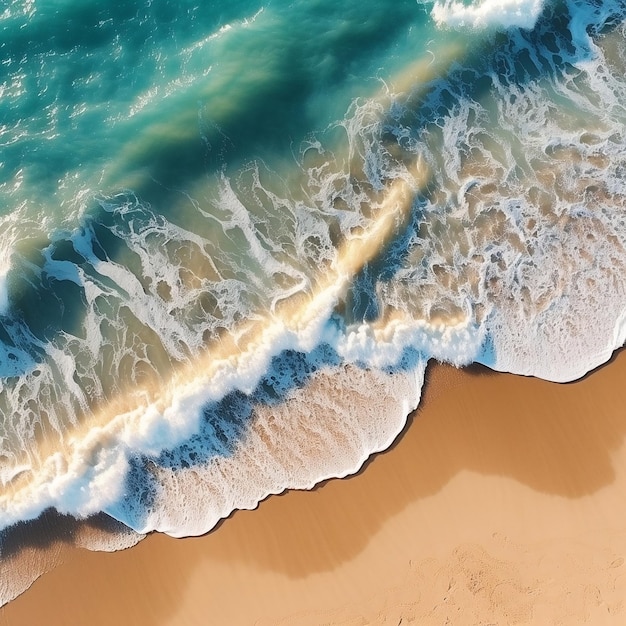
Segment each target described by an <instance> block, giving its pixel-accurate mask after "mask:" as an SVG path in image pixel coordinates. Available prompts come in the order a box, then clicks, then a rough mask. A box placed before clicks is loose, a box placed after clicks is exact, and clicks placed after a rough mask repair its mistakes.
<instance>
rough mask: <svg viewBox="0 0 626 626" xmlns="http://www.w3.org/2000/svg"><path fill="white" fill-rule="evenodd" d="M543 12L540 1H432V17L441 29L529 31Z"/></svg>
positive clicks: (541, 1) (541, 0)
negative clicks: (515, 29)
mask: <svg viewBox="0 0 626 626" xmlns="http://www.w3.org/2000/svg"><path fill="white" fill-rule="evenodd" d="M542 9H543V0H477V1H476V2H473V3H471V4H464V3H463V2H457V1H456V0H445V1H444V2H440V1H437V2H435V4H434V6H433V8H432V11H431V16H432V18H433V19H434V20H435V22H436V23H437V25H438V26H440V27H441V26H448V27H450V28H461V29H462V28H473V29H484V28H493V29H498V30H499V29H507V28H525V29H531V28H534V26H535V24H536V23H537V19H538V18H539V15H540V14H541V11H542Z"/></svg>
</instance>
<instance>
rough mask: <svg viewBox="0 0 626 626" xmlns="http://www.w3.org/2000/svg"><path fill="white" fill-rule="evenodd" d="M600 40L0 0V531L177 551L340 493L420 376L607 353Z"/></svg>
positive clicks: (344, 9) (521, 367)
mask: <svg viewBox="0 0 626 626" xmlns="http://www.w3.org/2000/svg"><path fill="white" fill-rule="evenodd" d="M625 17H626V5H625V4H624V3H623V2H618V1H606V2H602V1H601V0H589V1H584V0H566V1H550V0H545V2H543V3H542V2H541V1H540V0H483V1H482V2H481V1H480V0H477V1H476V2H474V3H470V2H457V1H450V0H448V1H446V2H441V1H439V0H437V1H436V2H434V3H433V2H416V1H415V0H411V1H410V2H409V1H403V0H394V1H393V2H392V1H390V0H376V1H368V0H359V1H358V2H357V1H356V0H343V1H342V2H339V3H338V2H331V1H330V0H294V1H292V2H290V3H286V2H271V1H270V2H257V1H254V0H246V1H233V0H231V1H230V2H213V3H199V2H198V0H176V1H173V0H135V1H129V2H124V3H108V4H107V3H101V2H93V1H92V0H82V1H80V2H79V1H78V0H3V2H2V4H0V146H1V149H0V200H1V202H0V376H1V378H0V529H10V528H11V527H12V526H14V525H15V524H18V523H21V522H24V521H28V520H33V519H36V518H37V517H38V516H40V515H41V514H42V513H43V512H45V511H49V510H50V509H54V510H56V511H57V512H59V513H61V514H63V515H70V516H73V517H75V518H77V519H85V518H89V517H90V516H94V515H99V514H106V515H108V516H110V517H111V518H113V519H115V520H117V521H118V522H119V523H120V528H124V529H128V530H120V531H119V533H118V534H117V535H113V536H112V537H110V539H109V543H108V544H107V546H106V548H107V549H116V548H122V547H126V546H127V545H129V544H130V543H133V542H136V541H138V540H139V539H140V538H141V537H142V536H143V535H145V534H146V533H148V532H150V531H153V530H157V531H161V532H166V533H168V534H170V535H173V536H186V535H198V534H202V533H205V532H207V531H209V530H210V529H211V528H213V527H214V526H215V525H216V524H217V522H218V521H219V520H220V519H222V518H224V517H227V516H228V515H229V514H230V513H231V512H232V511H233V510H235V509H242V508H254V507H255V506H256V505H257V503H258V502H259V501H260V500H262V499H263V498H265V497H266V496H267V495H269V494H272V493H280V492H282V491H284V490H285V489H292V488H297V489H307V488H311V487H313V486H314V485H315V484H317V483H319V482H320V481H322V480H324V479H326V478H329V477H342V476H346V475H348V474H351V473H354V472H356V471H358V469H359V468H360V467H361V466H362V464H363V463H364V461H365V460H366V459H367V458H368V457H369V456H370V455H371V454H373V453H375V452H377V451H380V450H383V449H385V448H387V447H388V446H389V445H390V444H391V443H392V442H393V440H394V439H395V437H396V436H397V435H398V433H399V432H400V431H401V430H402V428H403V427H404V425H405V423H406V419H407V416H408V414H409V413H410V412H411V411H413V410H414V409H415V408H416V406H417V405H418V403H419V399H420V392H421V388H422V385H423V381H424V374H425V369H426V365H427V363H428V362H429V361H430V360H433V359H434V360H438V361H443V362H447V363H452V364H454V365H456V366H459V367H460V366H463V365H467V364H470V363H474V362H478V363H482V364H484V365H487V366H489V367H491V368H493V369H495V370H500V371H508V372H513V373H516V374H523V375H533V376H538V377H542V378H545V379H548V380H552V381H557V382H564V381H569V380H574V379H577V378H580V377H581V376H583V375H584V374H585V373H586V372H588V371H590V370H591V369H593V368H595V367H597V366H598V365H600V364H602V363H604V362H605V361H607V360H608V359H609V358H610V356H611V354H612V353H613V351H614V350H615V349H617V348H619V347H620V346H621V345H622V344H623V343H624V341H625V339H626V211H625V203H626V149H625V148H626V124H625V122H626V108H625V107H626V79H625V78H624V77H625V76H626V40H625V30H624V19H625ZM460 417H462V416H460ZM415 480H419V476H416V477H415ZM94 547H95V546H94ZM98 547H100V548H101V547H102V546H101V545H99V546H98ZM1 552H2V545H1V543H0V554H1ZM16 576H17V574H16ZM19 576H22V578H21V579H20V580H19V581H17V582H15V584H14V585H13V583H12V584H10V585H8V586H5V587H4V588H3V589H2V598H0V600H2V602H6V601H8V600H9V599H11V597H13V596H14V595H15V594H16V593H18V592H19V590H21V588H23V587H24V586H25V585H26V583H25V582H24V579H23V576H24V574H23V572H21V573H20V574H19ZM18 578H19V577H18ZM20 581H21V582H20ZM20 585H21V587H20ZM18 588H19V589H18Z"/></svg>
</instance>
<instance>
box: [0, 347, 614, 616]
mask: <svg viewBox="0 0 626 626" xmlns="http://www.w3.org/2000/svg"><path fill="white" fill-rule="evenodd" d="M624 375H626V352H624V351H618V352H617V353H616V354H615V356H614V357H613V358H612V359H611V361H610V362H609V363H608V364H606V365H604V366H601V367H600V368H598V369H597V370H595V371H594V372H592V373H591V374H588V375H587V376H585V377H583V378H582V379H580V380H578V381H576V382H573V383H567V384H556V383H549V382H545V381H541V380H539V379H534V378H524V377H519V376H514V375H511V374H501V373H497V372H493V371H491V370H488V369H487V368H483V367H482V366H470V367H469V368H465V369H463V370H456V369H455V368H453V367H450V366H445V365H439V364H435V365H434V366H433V364H431V365H429V367H428V369H427V375H426V384H425V387H424V389H423V396H422V401H421V403H420V406H419V407H418V409H417V411H415V412H414V413H413V414H412V415H411V416H410V417H409V419H408V420H407V425H406V426H405V428H404V430H403V432H402V434H401V435H400V436H399V438H398V439H397V440H396V442H395V443H394V444H393V445H392V446H391V448H390V449H388V450H387V451H384V452H381V453H379V454H377V455H374V456H373V457H370V459H368V460H367V461H366V463H365V464H364V466H363V468H362V469H361V471H360V472H358V473H357V474H356V475H354V476H351V477H348V478H344V479H331V480H328V481H325V482H324V483H322V484H320V485H318V486H317V487H316V488H315V489H313V490H312V491H308V492H307V491H290V492H286V493H283V494H281V495H278V496H271V497H269V498H267V499H266V500H264V501H263V502H261V503H260V504H259V506H258V508H257V509H255V510H253V511H236V512H234V513H233V514H231V515H230V516H229V518H227V519H226V520H224V521H223V522H220V524H218V526H217V527H216V528H215V529H214V530H213V531H211V532H210V533H208V534H207V535H204V536H201V537H192V538H186V539H172V538H170V537H167V536H164V535H158V534H155V535H151V536H149V537H148V538H146V539H145V540H143V541H142V542H140V543H139V545H137V546H135V547H134V548H132V549H129V550H124V551H119V552H115V553H104V554H103V553H96V552H89V551H86V550H83V549H78V548H74V547H71V546H69V545H67V543H66V542H64V541H63V533H60V534H59V537H60V538H61V542H60V543H59V542H57V543H55V544H53V545H52V546H51V547H50V550H51V552H50V555H51V556H50V558H51V559H52V557H54V558H55V559H56V560H57V561H60V562H63V564H62V565H59V566H58V567H55V568H54V569H53V570H52V571H51V572H49V573H47V574H45V575H44V576H43V577H42V578H40V579H39V580H37V581H36V582H35V583H34V585H33V586H32V588H31V589H29V590H27V591H26V592H25V593H24V594H22V595H21V596H19V597H18V598H16V599H15V600H13V601H12V602H10V603H9V604H8V605H6V606H5V607H3V608H2V609H0V624H11V625H20V624H24V625H26V624H32V623H37V620H42V619H45V622H46V623H47V624H49V625H54V624H67V623H91V624H94V625H97V624H110V623H113V622H115V621H118V622H119V623H133V624H157V625H166V624H167V625H172V626H175V625H178V624H195V623H207V622H206V620H207V616H209V615H210V616H212V620H213V621H210V622H209V623H216V624H220V623H228V624H233V625H237V624H258V625H260V626H269V625H273V624H294V623H297V624H302V625H304V626H306V625H308V624H322V623H323V624H329V625H330V624H341V625H352V624H354V625H355V626H356V624H386V623H392V624H397V623H399V621H400V620H405V621H406V622H407V623H410V622H411V620H412V619H413V620H416V623H419V624H431V623H432V624H441V623H445V619H446V618H447V617H449V618H450V619H453V618H456V619H457V620H458V619H460V618H462V619H464V620H465V621H468V623H473V622H475V621H479V620H481V619H482V620H489V619H490V620H492V621H497V623H521V624H551V623H557V620H561V621H562V623H564V624H569V623H580V621H582V622H589V623H591V624H597V623H609V624H611V623H616V624H617V623H621V619H623V615H622V614H621V612H622V609H623V607H622V603H621V602H622V601H621V598H623V597H626V566H624V564H623V563H624V557H625V556H626V527H625V526H624V524H623V521H622V520H623V519H624V514H625V513H626V498H623V497H622V494H626V445H625V439H626V413H625V411H624V410H623V408H622V407H624V406H626V389H624V385H623V384H622V383H621V381H622V380H623V379H624ZM42 533H43V534H44V536H42V537H39V541H35V540H33V541H32V546H33V550H34V551H35V553H36V554H39V556H41V555H42V553H43V552H44V550H45V547H46V537H45V525H44V530H42ZM69 534H70V540H71V538H72V534H71V533H69ZM36 554H33V555H31V558H33V557H35V556H36ZM53 560H54V559H53ZM52 565H54V563H52ZM620 618H621V619H620ZM394 620H395V621H394ZM453 623H454V622H453ZM457 623H459V622H458V621H457Z"/></svg>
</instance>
